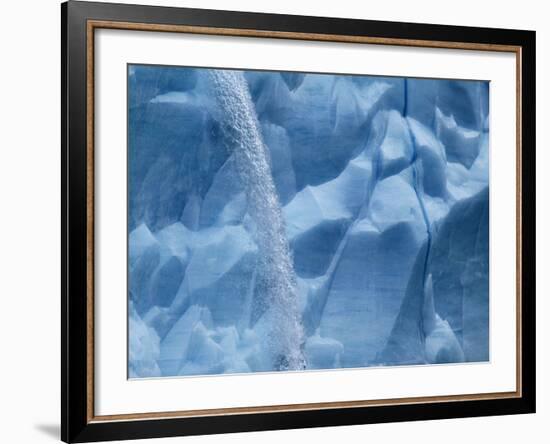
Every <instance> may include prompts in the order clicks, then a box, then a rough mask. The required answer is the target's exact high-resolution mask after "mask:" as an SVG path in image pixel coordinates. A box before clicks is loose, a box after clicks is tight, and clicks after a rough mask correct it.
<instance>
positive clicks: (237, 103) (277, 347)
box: [209, 70, 305, 370]
mask: <svg viewBox="0 0 550 444" xmlns="http://www.w3.org/2000/svg"><path fill="white" fill-rule="evenodd" d="M209 73H210V81H211V83H212V85H213V87H214V91H215V95H216V100H217V102H218V105H219V107H220V110H221V112H222V113H223V119H222V125H223V134H224V137H225V138H226V143H227V145H228V146H229V147H230V149H231V150H232V151H233V153H234V156H235V160H236V165H237V169H238V173H239V177H240V180H241V182H242V185H243V188H244V190H245V193H246V198H247V202H248V213H249V215H250V216H251V218H252V220H253V221H254V222H255V224H256V242H257V244H258V248H259V253H260V254H259V258H260V259H259V264H258V276H257V280H258V281H259V282H260V283H261V285H260V286H259V287H258V288H261V292H262V295H261V298H262V299H263V301H265V302H264V303H265V305H266V311H265V314H264V316H269V317H270V318H271V322H269V323H268V325H269V326H270V332H269V341H270V348H271V351H272V354H273V361H274V368H275V369H277V370H300V369H303V368H304V367H305V358H304V355H303V351H302V349H303V344H304V333H303V327H302V323H301V316H300V310H299V306H298V296H297V289H296V275H295V272H294V267H293V263H292V258H291V255H290V249H289V244H288V240H287V237H286V230H285V223H284V219H283V213H282V210H281V204H280V202H279V198H278V195H277V191H276V188H275V184H274V182H273V177H272V175H271V168H270V161H269V152H268V150H267V148H266V146H265V144H264V142H263V140H262V135H261V132H260V129H259V122H258V118H257V116H256V111H255V109H254V106H253V104H252V99H251V97H250V93H249V90H248V85H247V83H246V80H245V79H244V77H243V75H242V73H241V72H239V71H223V70H211V71H210V72H209Z"/></svg>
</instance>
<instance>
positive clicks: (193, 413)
mask: <svg viewBox="0 0 550 444" xmlns="http://www.w3.org/2000/svg"><path fill="white" fill-rule="evenodd" d="M101 28H102V29H119V30H130V31H150V32H176V33H188V34H202V35H222V36H233V37H256V38H277V39H288V40H309V41H321V42H337V43H362V44H371V45H387V46H406V47H421V48H442V49H461V50H473V51H489V52H511V53H514V54H515V56H516V391H514V392H496V393H473V394H463V395H448V396H419V397H407V398H392V399H377V400H362V401H334V402H322V403H306V404H284V405H269V406H253V407H229V408H216V409H200V410H182V411H171V412H143V413H127V414H115V415H101V416H96V415H95V413H94V405H95V402H94V396H95V390H94V385H95V384H94V373H95V372H94V354H95V348H94V60H95V59H94V36H95V33H94V32H95V29H101ZM86 36H87V38H86V111H87V116H86V137H87V141H86V160H87V161H86V174H87V177H86V184H87V192H86V208H87V224H86V233H87V253H86V257H87V264H86V270H87V292H86V293H87V294H86V307H87V325H86V329H87V351H86V353H87V375H86V383H87V384H86V385H87V399H86V405H87V409H86V413H87V422H88V423H97V422H114V421H131V420H147V419H150V420H153V419H163V418H189V417H200V416H227V415H238V414H259V413H275V412H296V411H304V410H327V409H337V408H359V407H375V406H389V405H410V404H417V403H440V402H460V401H476V400H492V399H510V398H520V397H521V396H522V366H521V362H522V347H521V343H522V341H521V339H522V336H521V332H522V328H521V323H522V320H521V318H522V312H521V307H522V303H521V300H522V294H521V293H522V292H521V271H522V270H521V256H522V239H521V227H522V214H521V198H522V193H521V176H522V165H521V159H522V156H521V152H522V127H521V122H522V108H521V98H522V93H521V91H522V77H521V68H522V59H521V55H522V48H521V46H515V45H499V44H488V43H471V42H449V41H437V40H416V39H399V38H384V37H368V36H351V35H335V34H311V33H300V32H286V31H265V30H255V29H237V28H216V27H202V26H188V25H165V24H151V23H133V22H123V21H107V20H88V21H87V24H86Z"/></svg>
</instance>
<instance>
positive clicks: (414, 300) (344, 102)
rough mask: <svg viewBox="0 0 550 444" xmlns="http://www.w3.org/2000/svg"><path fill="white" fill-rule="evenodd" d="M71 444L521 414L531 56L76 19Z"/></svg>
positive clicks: (67, 271) (526, 51)
mask: <svg viewBox="0 0 550 444" xmlns="http://www.w3.org/2000/svg"><path fill="white" fill-rule="evenodd" d="M61 13H62V49H61V50H62V85H63V88H62V114H63V116H62V200H63V207H62V224H63V225H62V234H63V235H62V252H63V259H62V260H63V262H62V404H63V406H62V427H61V430H62V439H63V440H64V441H65V442H88V441H100V440H115V439H117V440H118V439H133V438H153V437H162V436H176V435H193V434H211V433H228V432H241V431H257V430H270V429H283V428H302V427H321V426H334V425H350V424H367V423H376V422H390V421H411V420H427V419H438V418H453V417H465V416H484V415H502V414H516V413H531V412H534V411H535V33H534V32H532V31H516V30H504V29H486V28H469V27H459V26H442V25H428V24H411V23H394V22H378V21H365V20H355V19H335V18H321V17H303V16H288V15H274V14H257V13H243V12H229V11H212V10H199V9H182V8H167V7H152V6H134V5H121V4H108V3H88V2H76V1H69V2H68V3H64V4H63V5H62V7H61Z"/></svg>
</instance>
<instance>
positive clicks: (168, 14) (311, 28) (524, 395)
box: [61, 1, 536, 442]
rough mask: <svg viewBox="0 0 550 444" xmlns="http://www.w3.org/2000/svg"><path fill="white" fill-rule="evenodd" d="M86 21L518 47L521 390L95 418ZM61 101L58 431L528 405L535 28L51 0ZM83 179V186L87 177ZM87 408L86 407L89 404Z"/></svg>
mask: <svg viewBox="0 0 550 444" xmlns="http://www.w3.org/2000/svg"><path fill="white" fill-rule="evenodd" d="M90 21H109V22H124V23H140V24H156V25H163V26H167V27H169V26H192V27H208V28H224V29H226V28H230V29H235V30H245V31H246V30H260V31H263V32H267V33H273V32H275V33H283V34H284V33H290V34H293V33H300V34H312V35H317V36H319V35H327V36H328V35H330V36H336V37H338V36H342V37H344V36H346V37H369V38H372V39H386V40H387V41H392V40H394V39H395V41H399V40H408V41H410V42H414V41H423V42H439V43H440V44H441V45H440V46H442V47H452V46H453V45H454V43H456V42H460V43H461V44H479V45H487V46H488V47H489V46H490V45H507V46H513V47H516V48H518V52H517V54H519V55H520V59H521V60H520V64H519V65H518V69H519V71H518V74H519V76H520V78H521V83H520V85H521V87H520V91H519V95H518V97H520V98H521V101H520V105H521V106H520V107H519V108H518V113H519V114H518V115H519V119H520V121H521V126H520V128H521V136H520V138H519V143H520V144H521V145H520V148H521V150H520V159H519V160H520V162H518V163H519V165H521V167H520V168H521V170H520V171H519V176H518V177H520V178H521V181H520V184H519V185H520V186H519V189H518V196H516V197H517V199H519V200H518V203H519V208H520V209H519V212H520V215H519V216H520V220H521V224H520V226H521V231H520V232H519V238H520V240H521V243H520V245H521V248H520V257H518V267H520V269H521V276H520V277H521V279H520V282H519V286H518V291H519V292H520V293H521V295H522V297H521V299H520V301H521V305H520V310H518V312H519V313H520V318H519V319H518V321H519V324H518V325H520V326H521V327H520V328H519V330H518V336H519V338H520V342H519V350H520V351H521V353H520V357H521V358H520V362H519V364H518V365H520V368H521V371H520V372H519V376H518V378H519V379H518V382H519V383H520V386H521V393H519V394H518V396H514V397H500V398H498V399H465V400H455V399H449V400H444V399H443V400H440V401H438V402H413V403H401V404H400V403H388V404H387V405H373V406H368V405H365V406H353V407H341V406H334V407H331V408H322V409H307V410H293V411H270V412H262V411H251V412H239V413H235V414H230V415H219V414H216V415H201V416H192V417H177V416H176V417H164V418H163V417H151V418H146V419H143V418H138V419H131V418H130V419H126V420H116V421H109V420H106V421H105V420H96V419H94V417H93V414H92V415H90V404H91V403H92V400H90V395H89V394H90V383H89V380H90V372H92V374H93V363H90V360H89V344H90V340H91V335H93V319H90V310H89V308H90V307H89V300H88V294H89V291H90V279H91V276H90V269H89V266H90V265H89V264H90V251H89V240H90V231H89V223H90V222H89V219H90V206H89V203H90V201H89V199H90V182H89V168H90V162H89V157H88V152H87V147H88V146H89V143H90V137H91V135H90V132H89V122H88V121H89V118H90V109H89V108H88V94H89V90H88V89H87V81H88V77H89V76H90V75H91V73H90V70H89V65H88V63H87V62H88V58H89V51H88V48H87V39H88V33H89V32H90V28H89V26H88V24H89V22H90ZM61 23H62V27H61V54H62V57H61V60H62V62H61V63H62V66H61V72H62V78H61V86H62V89H61V91H62V95H61V104H62V123H61V135H62V150H61V152H62V158H61V172H62V173H61V188H62V210H61V211H62V213H61V220H62V228H61V230H62V236H61V238H62V244H61V248H62V267H61V268H62V274H61V284H62V285H61V287H62V295H61V302H62V304H61V305H62V313H61V341H62V342H61V345H62V347H61V349H62V357H61V368H62V374H61V399H62V410H61V438H62V440H63V441H65V442H90V441H103V440H105V441H106V440H122V439H138V438H155V437H169V436H180V435H197V434H214V433H231V432H244V431H260V430H277V429H289V428H308V427H323V426H337V425H353V424H370V423H384V422H395V421H416V420H430V419H442V418H460V417H475V416H487V415H510V414H520V413H533V412H535V404H536V403H535V399H536V393H535V99H536V96H535V32H534V31H519V30H507V29H488V28H473V27H461V26H442V25H431V24H413V23H396V22H382V21H370V20H356V19H336V18H321V17H305V16H291V15H278V14H277V15H276V14H259V13H244V12H229V11H214V10H200V9H186V8H169V7H154V6H136V5H126V4H108V3H91V2H79V1H69V2H66V3H63V4H62V5H61ZM91 183H92V184H93V182H91ZM92 408H93V404H92Z"/></svg>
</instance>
